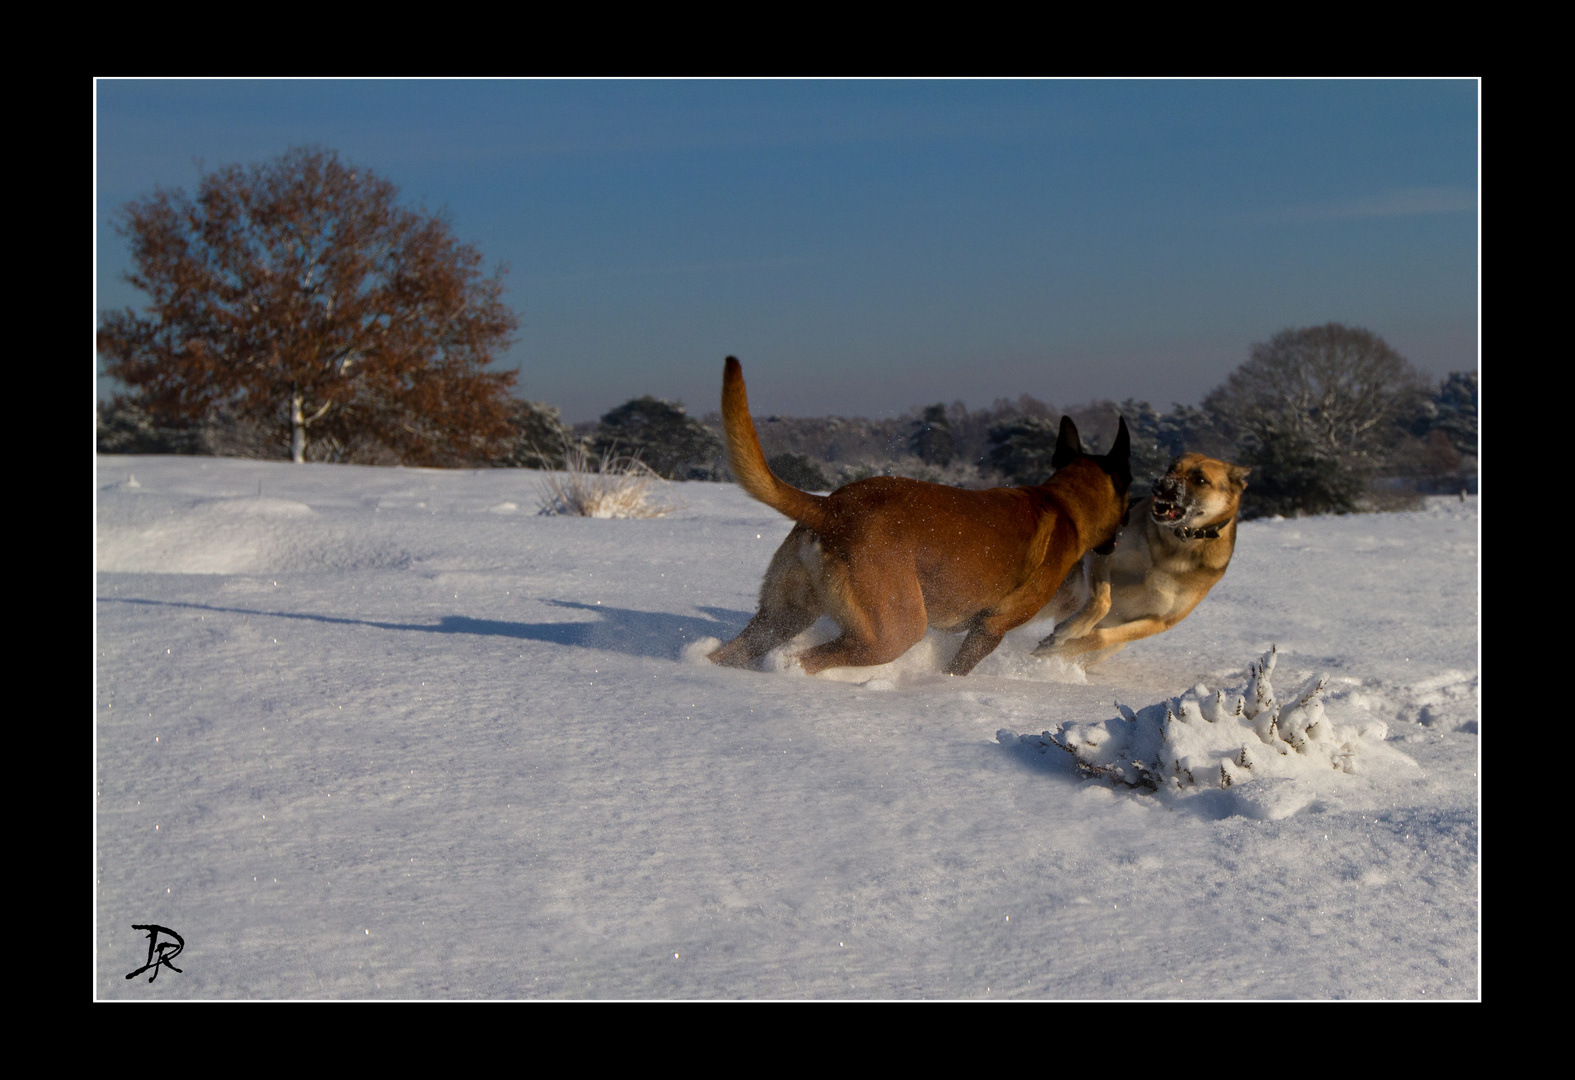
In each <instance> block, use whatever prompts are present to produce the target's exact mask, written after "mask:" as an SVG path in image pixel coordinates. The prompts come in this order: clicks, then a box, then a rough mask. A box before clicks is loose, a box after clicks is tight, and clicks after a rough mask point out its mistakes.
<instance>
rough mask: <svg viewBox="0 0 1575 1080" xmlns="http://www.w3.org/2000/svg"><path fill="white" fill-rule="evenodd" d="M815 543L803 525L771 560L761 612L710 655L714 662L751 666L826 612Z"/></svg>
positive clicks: (808, 626) (788, 538)
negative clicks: (819, 588)
mask: <svg viewBox="0 0 1575 1080" xmlns="http://www.w3.org/2000/svg"><path fill="white" fill-rule="evenodd" d="M813 544H814V541H813V537H811V536H810V534H809V533H808V532H807V530H805V529H804V528H803V526H799V527H798V528H795V529H794V530H793V531H792V532H790V533H789V534H788V537H787V539H786V540H784V541H783V542H782V546H781V547H779V548H777V551H776V554H775V555H773V556H772V557H771V565H770V567H769V568H767V570H766V579H765V582H764V583H763V584H762V585H761V586H760V610H759V611H757V612H756V613H755V617H754V618H753V619H750V620H749V625H748V626H746V627H744V630H743V632H742V633H741V634H739V635H738V636H737V637H736V638H734V639H733V640H732V641H729V642H728V643H727V644H726V645H723V646H721V647H720V648H718V649H716V650H715V651H713V652H712V653H711V654H710V659H711V660H712V661H713V662H714V663H718V664H723V665H726V666H727V667H749V666H750V665H751V664H753V663H754V662H755V661H756V660H758V659H760V658H761V657H762V656H764V655H765V654H766V653H768V652H770V651H771V650H772V649H774V648H776V647H777V646H778V645H781V644H783V643H785V642H788V641H791V640H793V638H795V637H797V636H798V635H799V634H801V633H803V632H804V631H805V630H807V629H809V628H810V627H811V626H813V625H814V624H815V620H816V619H818V618H820V616H821V615H822V614H824V613H825V605H824V603H822V601H821V598H820V597H819V596H818V595H817V592H816V589H815V581H814V577H813V575H812V573H811V571H810V566H811V565H813V564H815V562H816V559H815V556H816V554H817V553H816V551H815V550H814V548H813ZM806 555H808V556H809V557H807V558H806Z"/></svg>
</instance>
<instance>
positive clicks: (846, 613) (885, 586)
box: [798, 566, 929, 675]
mask: <svg viewBox="0 0 1575 1080" xmlns="http://www.w3.org/2000/svg"><path fill="white" fill-rule="evenodd" d="M875 570H876V568H875V567H870V566H867V567H865V572H864V573H863V574H862V575H861V574H860V573H858V571H856V570H853V571H849V570H846V569H845V568H839V569H838V570H834V571H833V572H832V573H829V574H828V575H827V578H828V580H827V581H826V586H827V591H828V593H829V594H830V595H828V597H827V600H828V605H827V606H828V608H829V609H830V610H829V612H828V613H829V614H830V615H831V616H832V618H834V619H836V621H837V624H838V625H839V626H841V627H842V635H841V636H840V637H837V638H835V639H834V640H832V641H827V642H825V643H823V644H820V645H816V646H815V647H814V648H812V649H805V650H804V651H803V652H801V653H799V654H798V662H799V664H800V665H801V666H802V667H803V668H804V670H805V671H807V672H808V673H809V674H811V675H814V674H816V673H817V672H821V671H824V670H825V669H826V668H832V667H870V666H872V665H875V664H888V663H890V662H891V661H893V660H895V659H897V657H899V656H901V655H902V654H903V653H905V652H907V651H908V650H909V649H911V648H913V646H914V645H916V644H918V643H919V641H920V639H922V638H923V637H924V632H925V631H926V630H927V629H929V619H928V618H927V617H926V615H925V608H924V594H923V592H921V591H920V589H919V583H918V579H917V577H916V576H915V575H913V574H905V575H903V574H899V575H895V577H892V576H886V575H884V574H882V573H880V572H872V571H875Z"/></svg>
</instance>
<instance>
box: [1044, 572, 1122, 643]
mask: <svg viewBox="0 0 1575 1080" xmlns="http://www.w3.org/2000/svg"><path fill="white" fill-rule="evenodd" d="M1082 571H1083V574H1084V575H1085V577H1086V579H1087V581H1088V603H1086V604H1084V605H1083V610H1081V611H1079V612H1078V613H1077V614H1076V615H1073V616H1072V617H1071V618H1070V619H1067V620H1066V621H1065V622H1063V623H1058V624H1056V628H1055V629H1054V630H1053V631H1051V633H1050V635H1049V636H1048V637H1046V638H1045V639H1044V640H1043V641H1041V642H1040V643H1039V644H1038V645H1037V646H1036V647H1035V648H1034V653H1033V654H1034V655H1035V656H1067V655H1076V654H1077V653H1081V652H1084V651H1085V650H1083V649H1070V648H1069V646H1070V645H1071V643H1072V642H1074V641H1077V640H1078V639H1079V638H1082V637H1084V636H1085V635H1087V634H1088V633H1089V632H1090V631H1091V630H1093V629H1094V627H1096V626H1098V625H1099V622H1100V620H1101V619H1103V618H1104V617H1105V616H1106V615H1108V614H1110V557H1109V556H1108V555H1101V554H1099V553H1098V552H1096V551H1090V552H1089V553H1088V554H1087V555H1085V556H1084V557H1083V566H1082Z"/></svg>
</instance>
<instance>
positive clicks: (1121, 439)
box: [1105, 416, 1132, 461]
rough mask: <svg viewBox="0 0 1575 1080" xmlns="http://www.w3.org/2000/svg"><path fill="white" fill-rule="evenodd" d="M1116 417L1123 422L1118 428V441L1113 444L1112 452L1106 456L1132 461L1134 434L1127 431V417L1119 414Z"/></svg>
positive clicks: (1113, 459)
mask: <svg viewBox="0 0 1575 1080" xmlns="http://www.w3.org/2000/svg"><path fill="white" fill-rule="evenodd" d="M1116 419H1117V420H1119V421H1120V422H1121V423H1120V425H1119V426H1118V427H1117V428H1116V441H1115V443H1113V444H1112V445H1111V447H1110V453H1108V454H1106V455H1105V456H1106V457H1108V458H1110V459H1111V460H1112V461H1115V460H1117V459H1121V460H1125V461H1131V460H1132V436H1131V435H1130V434H1129V433H1128V432H1127V418H1126V417H1124V416H1118V417H1116Z"/></svg>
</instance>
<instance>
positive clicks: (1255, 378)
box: [1203, 323, 1424, 516]
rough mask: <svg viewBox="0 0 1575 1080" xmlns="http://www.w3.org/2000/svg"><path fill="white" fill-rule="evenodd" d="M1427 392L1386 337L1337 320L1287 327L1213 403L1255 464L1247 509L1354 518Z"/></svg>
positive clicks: (1211, 408)
mask: <svg viewBox="0 0 1575 1080" xmlns="http://www.w3.org/2000/svg"><path fill="white" fill-rule="evenodd" d="M1423 392H1424V384H1423V381H1422V378H1421V376H1420V375H1419V374H1418V373H1417V371H1416V369H1415V368H1413V367H1412V366H1411V363H1410V362H1409V361H1408V360H1406V359H1405V357H1403V356H1401V355H1400V354H1399V353H1398V352H1396V351H1395V350H1394V349H1393V348H1391V347H1390V345H1389V343H1388V342H1386V341H1384V339H1383V338H1381V337H1379V336H1378V335H1377V334H1374V333H1372V332H1371V331H1369V330H1364V329H1362V328H1360V327H1352V326H1343V325H1341V324H1339V323H1328V324H1326V325H1324V326H1310V327H1304V328H1302V329H1290V330H1282V331H1280V332H1279V333H1278V334H1275V335H1274V337H1273V338H1271V339H1270V340H1269V341H1267V342H1260V343H1258V344H1256V345H1254V346H1252V351H1251V353H1250V354H1249V359H1248V360H1247V362H1246V363H1245V364H1243V365H1241V367H1239V368H1237V369H1236V370H1235V371H1233V372H1231V374H1230V376H1229V378H1227V379H1226V381H1225V384H1224V385H1223V386H1220V387H1218V388H1216V389H1215V390H1214V391H1212V392H1211V393H1210V394H1209V395H1208V397H1206V398H1205V399H1204V401H1203V407H1204V410H1205V411H1207V412H1209V413H1211V414H1213V416H1214V417H1215V418H1216V419H1217V421H1218V422H1219V423H1221V424H1222V425H1223V426H1224V427H1225V428H1226V429H1227V430H1230V431H1232V432H1233V433H1234V435H1235V436H1236V438H1237V439H1238V440H1239V442H1240V444H1241V446H1242V448H1243V456H1244V458H1245V463H1246V464H1250V465H1253V466H1254V473H1253V480H1252V484H1251V486H1250V487H1249V488H1248V492H1247V502H1249V503H1251V505H1250V506H1249V507H1247V509H1246V513H1247V514H1248V515H1249V516H1250V515H1252V514H1254V513H1323V512H1329V511H1333V512H1336V513H1345V512H1349V511H1351V510H1354V509H1357V508H1358V504H1359V501H1360V499H1361V497H1362V495H1363V493H1364V491H1365V490H1366V487H1367V484H1368V482H1369V481H1370V480H1371V478H1372V476H1373V475H1374V473H1375V472H1376V471H1377V469H1378V467H1379V466H1380V464H1381V463H1382V461H1383V458H1384V455H1385V453H1386V452H1387V451H1388V449H1389V448H1390V447H1391V446H1392V445H1394V442H1395V440H1396V439H1397V437H1398V436H1399V434H1400V427H1399V423H1400V421H1401V419H1402V417H1405V416H1409V415H1410V414H1411V413H1412V412H1413V411H1414V409H1415V407H1416V403H1417V401H1418V399H1419V397H1420V395H1421V394H1422V393H1423Z"/></svg>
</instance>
